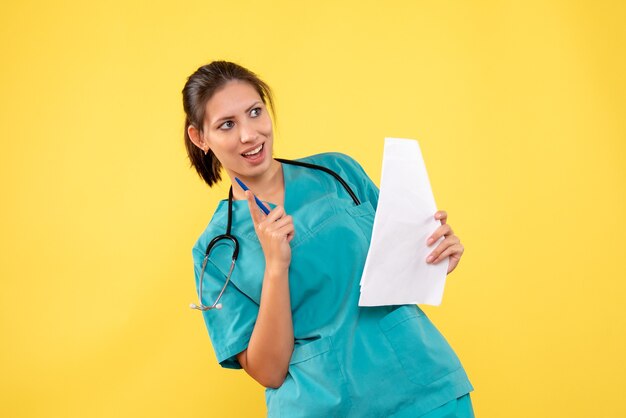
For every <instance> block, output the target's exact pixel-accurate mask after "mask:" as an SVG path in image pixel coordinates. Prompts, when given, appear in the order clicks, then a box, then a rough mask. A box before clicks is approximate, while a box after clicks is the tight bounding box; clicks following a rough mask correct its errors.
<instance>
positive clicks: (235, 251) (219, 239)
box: [190, 158, 361, 311]
mask: <svg viewBox="0 0 626 418" xmlns="http://www.w3.org/2000/svg"><path fill="white" fill-rule="evenodd" d="M276 161H280V162H281V163H284V164H291V165H297V166H300V167H306V168H313V169H315V170H320V171H324V172H326V173H328V174H330V175H331V176H333V177H334V178H335V179H336V180H337V181H338V182H339V183H341V185H342V186H343V188H344V189H346V192H348V194H349V195H350V197H351V198H352V201H353V202H354V204H355V205H356V206H359V205H360V204H361V202H360V201H359V199H358V198H357V197H356V195H355V194H354V192H353V191H352V189H351V188H350V186H348V183H346V182H345V181H344V179H342V178H341V176H340V175H339V174H337V173H336V172H334V171H333V170H331V169H329V168H326V167H322V166H321V165H317V164H310V163H303V162H301V161H292V160H285V159H282V158H276ZM232 222H233V188H232V186H231V187H230V190H229V191H228V223H227V224H226V233H225V234H222V235H218V236H216V237H215V238H213V239H212V240H211V242H209V245H207V247H206V251H205V253H204V259H203V260H202V269H201V272H200V286H199V289H198V303H199V305H196V304H195V303H192V304H191V305H190V307H191V308H192V309H198V310H200V311H208V310H211V309H222V304H221V303H220V299H221V298H222V295H223V294H224V291H226V286H228V282H230V276H231V274H232V273H233V270H234V269H235V262H236V261H237V257H238V256H239V241H237V238H235V237H234V236H233V235H232V234H231V233H230V231H231V226H232ZM224 241H230V242H232V243H233V256H232V259H231V263H230V269H229V270H228V275H227V276H226V281H225V282H224V286H223V287H222V290H221V291H220V293H219V295H217V299H215V302H213V304H212V305H210V306H207V305H204V304H203V303H202V282H203V281H204V270H205V268H206V265H207V263H208V261H209V255H210V254H211V250H212V249H213V248H214V247H215V246H216V245H218V244H220V243H224Z"/></svg>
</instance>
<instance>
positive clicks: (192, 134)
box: [187, 125, 209, 154]
mask: <svg viewBox="0 0 626 418" xmlns="http://www.w3.org/2000/svg"><path fill="white" fill-rule="evenodd" d="M187 134H188V135H189V139H191V142H193V144H194V145H195V146H196V147H198V148H200V149H201V150H202V151H204V153H205V154H206V153H207V152H209V144H207V143H206V141H205V140H204V138H203V137H202V134H201V132H200V131H199V130H198V129H197V128H196V127H195V126H193V125H189V127H188V128H187Z"/></svg>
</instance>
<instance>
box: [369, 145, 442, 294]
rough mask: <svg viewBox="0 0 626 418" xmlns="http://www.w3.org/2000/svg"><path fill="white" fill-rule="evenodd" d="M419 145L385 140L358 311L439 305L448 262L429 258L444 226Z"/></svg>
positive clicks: (440, 239)
mask: <svg viewBox="0 0 626 418" xmlns="http://www.w3.org/2000/svg"><path fill="white" fill-rule="evenodd" d="M435 212H437V206H436V205H435V198H434V197H433V193H432V190H431V187H430V182H429V180H428V173H427V172H426V166H425V165H424V160H423V158H422V152H421V150H420V147H419V144H418V143H417V141H415V140H411V139H400V138H385V150H384V154H383V166H382V175H381V180H380V195H379V197H378V208H377V209H376V216H375V218H374V229H373V231H372V241H371V243H370V248H369V251H368V254H367V259H366V261H365V267H364V270H363V275H362V277H361V297H360V299H359V306H381V305H402V304H427V305H440V304H441V299H442V297H443V289H444V286H445V283H446V272H447V270H448V258H446V259H445V260H442V261H441V262H439V263H438V264H428V263H426V257H427V256H428V255H429V254H430V253H431V252H432V250H433V249H435V248H436V247H437V245H438V244H439V243H440V242H441V241H443V239H444V237H441V238H439V240H438V241H436V242H435V243H433V244H432V245H430V246H427V245H426V240H427V239H428V237H429V236H430V235H431V234H432V233H433V232H434V231H435V230H436V229H437V227H439V226H440V225H441V222H440V221H438V220H435V218H434V216H435Z"/></svg>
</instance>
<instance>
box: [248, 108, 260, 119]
mask: <svg viewBox="0 0 626 418" xmlns="http://www.w3.org/2000/svg"><path fill="white" fill-rule="evenodd" d="M260 115H261V108H260V107H255V108H254V109H252V110H251V111H250V116H252V117H253V118H256V117H257V116H260Z"/></svg>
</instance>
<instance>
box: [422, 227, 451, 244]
mask: <svg viewBox="0 0 626 418" xmlns="http://www.w3.org/2000/svg"><path fill="white" fill-rule="evenodd" d="M452 235H454V232H452V227H451V226H450V225H448V224H445V225H441V226H438V227H437V229H435V232H433V234H432V235H431V236H430V237H429V238H428V240H427V241H426V245H428V246H430V245H432V244H434V243H435V242H437V240H438V239H439V238H441V237H443V236H452Z"/></svg>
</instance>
